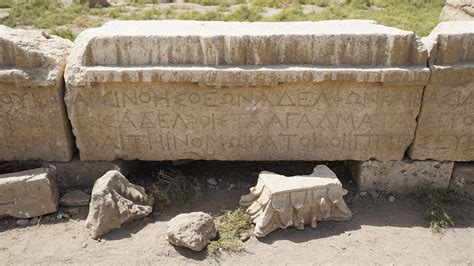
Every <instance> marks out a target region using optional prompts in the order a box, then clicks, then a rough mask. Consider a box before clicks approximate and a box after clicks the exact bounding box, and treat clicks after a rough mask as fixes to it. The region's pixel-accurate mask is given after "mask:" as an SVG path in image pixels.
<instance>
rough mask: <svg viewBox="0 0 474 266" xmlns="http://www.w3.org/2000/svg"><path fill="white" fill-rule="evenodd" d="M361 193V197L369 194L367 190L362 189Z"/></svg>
mask: <svg viewBox="0 0 474 266" xmlns="http://www.w3.org/2000/svg"><path fill="white" fill-rule="evenodd" d="M359 195H360V196H361V197H364V196H365V195H367V192H365V191H362V192H361V193H360V194H359Z"/></svg>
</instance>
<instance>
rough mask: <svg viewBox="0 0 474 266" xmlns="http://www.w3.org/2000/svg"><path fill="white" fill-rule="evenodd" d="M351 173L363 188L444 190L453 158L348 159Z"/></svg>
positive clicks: (363, 189)
mask: <svg viewBox="0 0 474 266" xmlns="http://www.w3.org/2000/svg"><path fill="white" fill-rule="evenodd" d="M350 164H351V165H350V168H351V172H352V177H353V178H354V179H355V181H356V184H357V186H358V187H359V189H360V190H362V191H367V190H369V189H377V190H382V191H390V192H398V193H419V192H423V191H425V190H426V189H443V190H447V189H448V186H449V180H450V179H451V173H452V171H453V165H454V163H453V162H438V161H412V160H409V159H404V160H402V161H386V162H380V161H375V160H370V161H364V162H356V161H354V162H350Z"/></svg>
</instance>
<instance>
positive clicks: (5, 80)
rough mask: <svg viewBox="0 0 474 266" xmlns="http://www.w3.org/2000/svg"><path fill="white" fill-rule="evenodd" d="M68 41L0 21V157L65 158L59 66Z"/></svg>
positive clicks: (67, 135) (67, 146)
mask: <svg viewBox="0 0 474 266" xmlns="http://www.w3.org/2000/svg"><path fill="white" fill-rule="evenodd" d="M71 47H72V42H70V41H69V40H65V39H62V38H59V37H57V36H48V35H46V34H44V33H43V32H42V31H39V30H19V29H11V28H8V27H5V26H1V25H0V151H1V152H0V161H1V160H5V161H9V160H29V159H33V160H46V161H68V160H69V159H70V158H71V154H72V137H71V136H72V134H71V132H70V125H69V121H68V119H67V115H66V111H65V106H64V101H63V97H64V96H63V94H64V81H63V72H64V67H65V63H66V57H67V55H68V54H69V51H70V49H71Z"/></svg>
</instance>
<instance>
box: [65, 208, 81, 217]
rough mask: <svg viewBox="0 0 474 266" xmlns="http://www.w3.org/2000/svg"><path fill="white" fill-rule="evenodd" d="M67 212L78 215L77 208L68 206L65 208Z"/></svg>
mask: <svg viewBox="0 0 474 266" xmlns="http://www.w3.org/2000/svg"><path fill="white" fill-rule="evenodd" d="M67 212H68V213H69V215H71V216H74V215H78V214H79V212H80V210H79V208H70V209H68V210H67Z"/></svg>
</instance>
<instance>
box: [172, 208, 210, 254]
mask: <svg viewBox="0 0 474 266" xmlns="http://www.w3.org/2000/svg"><path fill="white" fill-rule="evenodd" d="M216 236H217V228H216V225H215V224H214V221H213V220H212V217H211V216H210V215H209V214H207V213H204V212H192V213H182V214H179V215H177V216H175V217H173V219H171V220H170V221H169V222H167V223H166V240H167V241H168V242H170V243H171V244H172V245H174V246H178V247H186V248H189V249H191V250H194V251H201V250H203V249H204V248H205V247H206V246H207V244H208V243H209V240H211V239H213V238H215V237H216Z"/></svg>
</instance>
